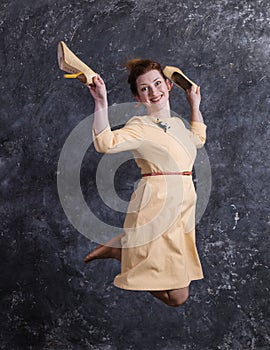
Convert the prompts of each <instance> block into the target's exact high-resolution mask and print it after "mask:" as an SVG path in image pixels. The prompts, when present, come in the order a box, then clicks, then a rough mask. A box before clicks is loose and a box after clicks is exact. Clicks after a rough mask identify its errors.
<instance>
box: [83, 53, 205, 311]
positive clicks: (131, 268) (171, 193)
mask: <svg viewBox="0 0 270 350" xmlns="http://www.w3.org/2000/svg"><path fill="white" fill-rule="evenodd" d="M127 67H128V69H129V72H130V74H129V78H128V82H129V84H130V87H131V91H132V93H133V95H134V97H135V99H136V100H137V101H138V102H140V103H143V104H144V106H145V107H146V110H147V115H145V116H138V117H137V116H135V117H133V118H131V119H130V120H129V121H128V122H127V123H126V125H125V126H124V127H123V128H121V129H119V130H115V131H111V128H110V125H109V121H108V113H107V107H108V103H107V92H106V86H105V84H104V81H103V80H102V78H101V77H100V76H96V77H95V78H94V84H92V85H90V86H89V89H90V93H91V94H92V96H93V98H94V101H95V116H94V122H93V131H92V132H93V139H94V145H95V148H96V150H97V151H98V152H102V153H117V152H122V151H127V150H131V151H132V152H133V154H134V157H135V161H136V163H137V165H138V166H139V167H140V168H141V171H142V179H141V180H140V182H139V184H138V187H137V189H136V190H135V192H133V194H132V196H131V201H130V205H129V208H128V213H127V215H126V218H125V223H124V232H125V233H123V235H120V236H118V237H115V238H114V239H113V240H112V241H110V242H108V244H106V245H99V246H98V247H97V248H96V249H94V250H93V251H92V252H91V253H90V254H88V255H87V257H86V258H85V262H89V261H91V260H94V259H102V258H115V259H117V260H119V261H121V273H120V274H118V275H117V276H116V278H115V280H114V284H115V285H116V286H117V287H119V288H123V289H128V290H144V291H149V292H150V293H151V294H152V295H153V296H154V297H156V298H158V299H160V300H162V301H163V302H164V303H165V304H167V305H170V306H179V305H182V304H184V302H185V301H186V300H187V298H188V295H189V284H190V282H191V281H192V280H197V279H201V278H203V272H202V268H201V264H200V260H199V257H198V254H197V249H196V244H195V205H196V193H195V190H194V185H193V182H192V176H190V175H191V170H192V166H193V164H194V161H195V157H196V148H199V147H202V146H203V144H204V143H205V132H206V125H205V124H204V122H203V117H202V114H201V112H200V102H201V95H200V88H199V87H198V88H197V89H196V88H195V87H194V86H192V87H191V88H190V89H189V90H187V91H186V97H187V100H188V102H189V105H190V109H191V116H190V120H191V127H190V130H188V129H186V128H185V126H184V124H183V122H182V121H181V119H180V118H178V117H171V114H170V105H169V92H170V90H171V88H172V83H171V82H170V81H169V80H168V79H166V77H165V76H164V74H163V71H162V69H161V66H160V64H159V63H157V62H154V61H152V60H141V59H135V60H131V61H129V62H128V63H127ZM119 243H120V244H119ZM117 244H118V245H117Z"/></svg>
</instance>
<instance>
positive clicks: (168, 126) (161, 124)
mask: <svg viewBox="0 0 270 350" xmlns="http://www.w3.org/2000/svg"><path fill="white" fill-rule="evenodd" d="M154 122H155V123H156V124H157V125H158V126H159V127H160V128H161V129H163V130H164V132H167V131H168V129H170V125H169V124H167V123H165V122H164V121H162V120H159V118H156V120H155V121H154Z"/></svg>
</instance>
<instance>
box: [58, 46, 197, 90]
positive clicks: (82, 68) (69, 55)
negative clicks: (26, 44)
mask: <svg viewBox="0 0 270 350" xmlns="http://www.w3.org/2000/svg"><path fill="white" fill-rule="evenodd" d="M57 56H58V64H59V68H60V69H62V70H63V71H65V72H68V73H71V74H65V75H64V77H65V78H72V79H74V78H77V79H79V80H80V81H81V82H82V83H83V84H85V85H89V84H93V78H94V77H95V76H96V75H97V73H96V72H94V71H93V70H92V69H91V68H90V67H88V66H87V65H86V64H85V63H84V62H82V61H81V60H80V59H79V58H78V57H77V56H76V55H75V54H74V53H73V52H72V51H71V50H70V49H69V48H68V47H67V45H66V44H65V43H64V42H63V41H60V42H59V44H58V49H57ZM163 73H164V75H165V76H166V77H167V78H168V79H170V80H171V81H172V82H173V83H174V84H175V85H176V86H178V87H180V88H182V89H183V90H185V91H186V90H188V89H190V88H191V86H192V85H193V86H195V88H196V89H197V85H196V84H195V83H194V82H193V81H192V80H190V79H189V78H188V77H187V76H186V75H185V74H184V73H183V72H182V71H181V69H179V68H177V67H173V66H166V67H165V68H164V69H163Z"/></svg>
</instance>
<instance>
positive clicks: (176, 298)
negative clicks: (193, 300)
mask: <svg viewBox="0 0 270 350" xmlns="http://www.w3.org/2000/svg"><path fill="white" fill-rule="evenodd" d="M188 297H189V293H188V290H185V291H181V293H179V294H178V295H172V296H170V306H182V305H184V304H185V302H186V301H187V300H188Z"/></svg>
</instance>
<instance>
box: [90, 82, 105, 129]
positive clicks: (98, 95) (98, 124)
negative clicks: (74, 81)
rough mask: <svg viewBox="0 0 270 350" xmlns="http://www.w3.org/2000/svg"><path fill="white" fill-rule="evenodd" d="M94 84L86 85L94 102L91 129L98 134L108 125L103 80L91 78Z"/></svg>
mask: <svg viewBox="0 0 270 350" xmlns="http://www.w3.org/2000/svg"><path fill="white" fill-rule="evenodd" d="M93 82H94V84H91V85H88V87H89V90H90V93H91V95H92V96H93V98H94V100H95V114H94V122H93V129H94V132H95V134H96V135H97V134H99V133H100V132H101V131H103V130H104V129H105V128H106V127H107V126H108V125H109V119H108V100H107V89H106V85H105V83H104V81H103V79H102V78H101V77H100V76H99V75H97V76H96V77H94V78H93Z"/></svg>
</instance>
